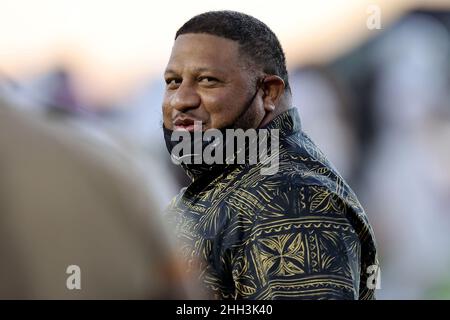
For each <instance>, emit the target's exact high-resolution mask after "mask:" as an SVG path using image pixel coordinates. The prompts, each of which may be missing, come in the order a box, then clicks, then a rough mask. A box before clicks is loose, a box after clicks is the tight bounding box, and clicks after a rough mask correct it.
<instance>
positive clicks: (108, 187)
mask: <svg viewBox="0 0 450 320" xmlns="http://www.w3.org/2000/svg"><path fill="white" fill-rule="evenodd" d="M155 174H157V173H155ZM140 181H141V180H140V177H139V175H138V172H137V171H135V170H134V169H133V167H132V165H130V161H129V160H128V159H127V157H126V156H125V155H122V154H119V153H118V152H113V151H112V150H110V149H108V148H107V147H105V146H100V145H98V144H95V143H92V144H88V143H86V140H84V142H83V139H82V138H80V137H77V135H75V134H68V132H66V131H65V130H63V129H62V128H61V127H55V126H52V125H50V124H48V123H46V122H44V121H43V120H42V119H40V120H39V119H37V118H36V117H35V116H34V117H31V116H30V114H25V113H23V112H20V111H18V110H16V109H15V108H14V107H11V106H9V105H8V104H7V103H5V102H4V101H3V102H2V101H0V299H116V298H120V299H163V298H189V297H190V296H189V295H188V294H187V293H188V291H189V290H190V289H189V284H188V283H187V278H183V277H182V276H179V274H180V273H179V272H178V269H180V268H183V267H182V265H181V264H180V263H178V262H175V261H176V259H175V258H174V256H173V254H172V252H173V251H172V249H173V248H172V241H171V240H170V238H169V237H168V235H167V232H166V230H165V227H164V226H163V224H162V220H161V214H160V212H158V209H157V208H158V205H157V201H156V199H155V197H153V196H152V191H151V190H150V189H151V188H149V186H147V185H145V184H142V183H140ZM155 181H157V180H155ZM150 187H154V186H153V185H152V186H150ZM75 277H78V278H75ZM184 280H186V282H185V281H184ZM192 292H193V291H192Z"/></svg>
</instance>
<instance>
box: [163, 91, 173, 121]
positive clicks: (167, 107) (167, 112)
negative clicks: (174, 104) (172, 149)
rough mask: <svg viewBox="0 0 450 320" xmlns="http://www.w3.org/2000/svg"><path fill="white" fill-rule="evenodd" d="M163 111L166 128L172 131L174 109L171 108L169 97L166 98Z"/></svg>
mask: <svg viewBox="0 0 450 320" xmlns="http://www.w3.org/2000/svg"><path fill="white" fill-rule="evenodd" d="M161 109H162V116H163V122H164V126H165V127H166V128H167V129H172V108H171V107H170V103H169V99H168V98H167V96H164V100H163V103H162V107H161Z"/></svg>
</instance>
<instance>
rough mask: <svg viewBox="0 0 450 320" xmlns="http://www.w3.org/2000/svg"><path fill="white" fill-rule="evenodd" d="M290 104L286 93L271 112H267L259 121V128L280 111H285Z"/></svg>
mask: <svg viewBox="0 0 450 320" xmlns="http://www.w3.org/2000/svg"><path fill="white" fill-rule="evenodd" d="M290 106H291V99H290V97H286V95H284V96H283V97H282V98H281V99H280V103H279V104H278V105H277V106H276V107H275V109H274V110H273V111H271V112H268V113H267V114H266V115H265V116H264V118H263V120H262V121H261V124H260V125H259V127H260V128H262V127H265V126H266V125H267V124H268V123H269V122H270V121H272V120H273V119H274V118H276V117H277V116H278V115H280V114H281V113H283V112H285V111H286V110H288V109H289V108H291V107H290Z"/></svg>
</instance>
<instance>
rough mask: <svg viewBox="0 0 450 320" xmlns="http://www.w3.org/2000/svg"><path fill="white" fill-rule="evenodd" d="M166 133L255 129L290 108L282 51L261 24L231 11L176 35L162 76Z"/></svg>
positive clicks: (197, 20)
mask: <svg viewBox="0 0 450 320" xmlns="http://www.w3.org/2000/svg"><path fill="white" fill-rule="evenodd" d="M164 77H165V81H166V84H167V85H166V91H165V96H164V101H163V117H164V126H165V127H166V128H167V129H170V130H178V129H186V130H189V131H192V130H193V124H194V121H201V122H202V129H203V130H206V129H210V128H217V129H221V128H225V127H232V128H242V129H248V128H258V127H260V126H263V125H265V124H266V123H267V122H269V121H270V120H271V119H272V118H273V117H274V116H276V115H277V114H278V113H280V112H282V111H284V110H285V109H287V108H288V104H289V98H290V88H289V82H288V74H287V71H286V63H285V57H284V53H283V50H282V48H281V45H280V43H279V41H278V39H277V37H276V36H275V34H274V33H273V32H272V31H271V30H270V29H269V28H268V27H267V26H266V25H265V24H264V23H262V22H261V21H259V20H257V19H255V18H253V17H251V16H248V15H245V14H242V13H238V12H232V11H213V12H207V13H203V14H200V15H198V16H195V17H194V18H192V19H191V20H189V21H188V22H186V23H185V24H184V25H183V26H182V27H181V28H180V29H179V30H178V31H177V33H176V36H175V43H174V46H173V48H172V53H171V56H170V59H169V62H168V65H167V68H166V71H165V75H164Z"/></svg>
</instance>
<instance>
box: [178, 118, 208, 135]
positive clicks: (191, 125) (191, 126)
mask: <svg viewBox="0 0 450 320" xmlns="http://www.w3.org/2000/svg"><path fill="white" fill-rule="evenodd" d="M202 127H203V122H202V121H200V120H194V119H178V120H175V121H174V122H173V129H174V131H176V130H185V131H189V132H192V131H194V130H200V131H201V130H202Z"/></svg>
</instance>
